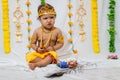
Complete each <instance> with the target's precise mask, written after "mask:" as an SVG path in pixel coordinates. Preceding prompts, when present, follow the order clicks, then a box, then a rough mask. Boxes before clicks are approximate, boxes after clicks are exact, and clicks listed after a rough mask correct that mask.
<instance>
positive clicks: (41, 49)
mask: <svg viewBox="0 0 120 80" xmlns="http://www.w3.org/2000/svg"><path fill="white" fill-rule="evenodd" d="M37 52H39V53H44V52H46V50H45V49H43V48H38V50H37Z"/></svg>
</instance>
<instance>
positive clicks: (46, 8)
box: [38, 4, 56, 16]
mask: <svg viewBox="0 0 120 80" xmlns="http://www.w3.org/2000/svg"><path fill="white" fill-rule="evenodd" d="M44 14H56V11H55V9H54V8H53V7H52V6H51V5H49V4H44V5H43V6H42V7H41V8H40V10H39V11H38V15H39V16H41V15H44Z"/></svg>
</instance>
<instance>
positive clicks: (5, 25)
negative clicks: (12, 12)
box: [1, 0, 11, 53]
mask: <svg viewBox="0 0 120 80" xmlns="http://www.w3.org/2000/svg"><path fill="white" fill-rule="evenodd" d="M1 2H2V20H3V21H2V29H3V35H4V38H3V39H4V42H3V43H4V52H5V53H10V51H11V47H10V29H9V25H10V24H9V9H8V0H1Z"/></svg>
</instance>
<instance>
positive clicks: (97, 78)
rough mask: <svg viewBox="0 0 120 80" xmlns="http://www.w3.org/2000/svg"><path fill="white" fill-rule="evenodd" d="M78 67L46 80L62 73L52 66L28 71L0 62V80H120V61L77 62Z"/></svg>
mask: <svg viewBox="0 0 120 80" xmlns="http://www.w3.org/2000/svg"><path fill="white" fill-rule="evenodd" d="M77 61H78V63H79V66H78V67H77V68H76V69H73V70H66V73H64V74H63V75H62V76H60V77H51V78H46V77H45V76H46V75H48V74H52V73H54V72H57V71H58V70H59V71H63V70H64V69H60V68H59V69H58V67H57V66H56V65H54V64H51V65H48V66H47V67H43V68H37V69H36V70H34V71H31V70H29V68H28V66H26V65H18V64H14V65H8V64H6V65H2V63H1V62H0V80H120V60H119V59H117V60H108V59H106V60H103V61H87V60H77Z"/></svg>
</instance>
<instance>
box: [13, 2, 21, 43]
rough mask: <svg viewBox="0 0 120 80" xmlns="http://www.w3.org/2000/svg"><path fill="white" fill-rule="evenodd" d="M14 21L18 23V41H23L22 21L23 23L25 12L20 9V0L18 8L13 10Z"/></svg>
mask: <svg viewBox="0 0 120 80" xmlns="http://www.w3.org/2000/svg"><path fill="white" fill-rule="evenodd" d="M13 17H14V19H13V22H14V23H15V25H16V42H21V41H22V33H21V23H23V13H22V11H21V10H20V5H19V0H17V1H16V9H15V11H14V12H13Z"/></svg>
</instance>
